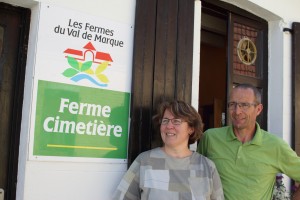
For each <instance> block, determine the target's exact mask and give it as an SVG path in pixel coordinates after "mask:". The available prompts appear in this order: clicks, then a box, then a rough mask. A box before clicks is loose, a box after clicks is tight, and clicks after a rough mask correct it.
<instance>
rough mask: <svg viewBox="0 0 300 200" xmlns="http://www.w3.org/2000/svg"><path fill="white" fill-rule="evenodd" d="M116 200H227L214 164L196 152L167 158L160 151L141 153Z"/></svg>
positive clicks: (116, 195)
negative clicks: (186, 155)
mask: <svg viewBox="0 0 300 200" xmlns="http://www.w3.org/2000/svg"><path fill="white" fill-rule="evenodd" d="M113 199H115V200H116V199H128V200H134V199H142V200H146V199H148V200H185V199H186V200H206V199H216V200H219V199H220V200H222V199H224V195H223V189H222V185H221V181H220V177H219V174H218V172H217V170H216V167H215V165H214V163H213V162H212V161H211V160H209V159H208V158H206V157H204V156H202V155H200V154H199V153H197V152H193V153H192V155H191V156H188V157H185V158H173V157H171V156H168V155H167V154H166V153H165V152H164V151H163V150H162V149H161V148H155V149H152V150H149V151H146V152H143V153H141V154H140V155H139V156H138V157H137V158H136V159H135V161H134V162H133V163H132V165H131V166H130V168H129V169H128V171H127V172H126V174H125V175H124V177H123V179H122V180H121V182H120V184H119V186H118V188H117V190H116V191H115V193H114V196H113Z"/></svg>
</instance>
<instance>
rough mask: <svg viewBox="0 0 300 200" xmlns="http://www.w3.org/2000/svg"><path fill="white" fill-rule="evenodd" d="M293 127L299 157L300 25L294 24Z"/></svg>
mask: <svg viewBox="0 0 300 200" xmlns="http://www.w3.org/2000/svg"><path fill="white" fill-rule="evenodd" d="M292 33H293V34H292V36H293V39H292V41H293V42H292V47H293V48H292V54H293V56H292V66H293V67H292V74H293V75H292V89H293V90H292V99H293V100H292V101H293V102H292V108H293V109H292V112H293V116H292V119H293V121H292V127H293V133H294V134H293V136H294V138H293V141H294V144H293V146H294V147H295V148H294V149H295V151H296V152H297V154H298V156H300V124H299V121H300V23H299V22H294V23H293V32H292Z"/></svg>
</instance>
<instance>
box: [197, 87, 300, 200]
mask: <svg viewBox="0 0 300 200" xmlns="http://www.w3.org/2000/svg"><path fill="white" fill-rule="evenodd" d="M262 109H263V105H262V104H261V94H260V93H259V91H258V90H257V88H255V87H253V86H252V85H248V84H240V85H237V86H236V87H235V88H234V89H233V90H232V92H231V95H230V101H229V103H228V111H229V114H230V118H231V122H232V125H231V126H227V127H222V128H214V129H209V130H207V131H206V132H205V134H204V136H203V137H202V138H201V139H200V143H199V146H198V152H199V153H201V154H203V155H204V156H207V157H208V158H210V159H211V160H212V161H214V162H215V165H216V167H217V169H218V171H219V174H220V177H221V182H222V185H223V190H224V195H225V199H228V200H241V199H243V200H246V199H249V200H260V199H261V200H269V199H271V198H272V191H273V187H274V184H275V177H276V174H277V173H284V174H286V175H287V176H289V177H291V178H292V179H293V180H295V181H298V182H299V181H300V157H298V156H297V155H296V153H295V152H294V151H293V150H292V149H291V148H290V146H289V145H288V144H287V143H286V142H284V141H283V140H281V139H280V138H278V137H276V136H275V135H273V134H270V133H268V132H266V131H264V130H262V129H260V126H259V124H258V123H257V122H256V118H257V116H258V115H259V114H260V113H261V111H262Z"/></svg>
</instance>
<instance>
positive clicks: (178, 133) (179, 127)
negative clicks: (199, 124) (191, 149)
mask: <svg viewBox="0 0 300 200" xmlns="http://www.w3.org/2000/svg"><path fill="white" fill-rule="evenodd" d="M168 119H169V120H168ZM173 119H176V120H173ZM172 120H173V122H172ZM178 120H179V121H178ZM162 121H164V122H165V124H164V123H162V124H161V125H160V134H161V138H162V140H163V142H164V144H165V147H172V148H177V147H181V146H185V147H188V141H189V137H190V135H191V134H192V133H193V132H194V129H193V128H191V127H190V126H189V125H188V123H187V122H186V121H184V120H183V119H179V118H176V117H174V115H173V114H172V113H171V112H170V111H169V110H168V109H166V110H165V112H164V116H163V119H162ZM180 121H181V123H180ZM178 122H179V123H178ZM174 123H175V124H174Z"/></svg>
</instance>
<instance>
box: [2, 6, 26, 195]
mask: <svg viewBox="0 0 300 200" xmlns="http://www.w3.org/2000/svg"><path fill="white" fill-rule="evenodd" d="M29 14H30V12H29V10H27V9H26V10H25V9H21V8H16V7H13V6H10V5H7V4H4V3H0V119H1V120H0V188H2V195H3V191H4V198H5V199H15V191H16V183H17V168H18V153H19V137H20V124H21V114H22V101H23V88H24V75H25V61H26V50H27V46H26V45H25V43H27V38H28V24H29V23H28V22H29ZM26 24H27V25H26Z"/></svg>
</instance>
